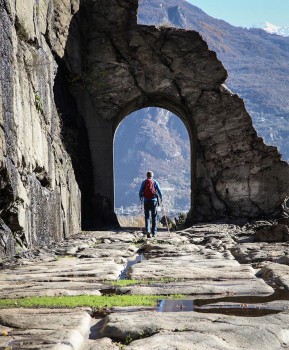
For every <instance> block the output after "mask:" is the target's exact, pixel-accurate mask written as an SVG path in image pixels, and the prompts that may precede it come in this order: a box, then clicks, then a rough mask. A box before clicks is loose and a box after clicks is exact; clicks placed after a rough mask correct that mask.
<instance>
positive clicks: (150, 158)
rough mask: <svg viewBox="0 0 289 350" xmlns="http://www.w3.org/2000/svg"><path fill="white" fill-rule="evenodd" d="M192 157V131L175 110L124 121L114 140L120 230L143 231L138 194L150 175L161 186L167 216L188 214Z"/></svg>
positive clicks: (150, 111)
mask: <svg viewBox="0 0 289 350" xmlns="http://www.w3.org/2000/svg"><path fill="white" fill-rule="evenodd" d="M191 153H192V144H191V138H190V135H189V132H188V129H187V127H186V125H185V124H184V122H183V121H182V119H181V118H180V117H179V116H178V115H176V114H174V113H172V112H171V111H170V110H168V109H163V108H159V107H146V108H142V109H138V110H136V111H134V112H132V113H130V114H128V115H127V116H125V117H124V118H122V120H121V121H120V122H119V124H118V125H117V128H116V130H115V137H114V194H115V198H114V203H115V213H116V214H117V216H118V221H119V223H120V225H121V226H138V225H139V217H140V203H139V197H138V191H139V188H140V185H141V182H142V181H143V180H144V179H145V176H146V172H147V171H148V170H152V171H153V172H154V174H155V179H156V180H158V182H159V184H160V187H161V189H162V191H163V204H164V208H165V210H166V212H167V214H168V216H170V217H171V218H174V217H178V215H179V214H180V213H184V212H186V213H187V212H188V211H189V209H190V208H191V205H192V195H191V193H192V188H191V187H192V186H191V184H192V180H191V178H192V173H191V163H192V162H191V158H192V154H191ZM162 215H163V213H162V212H161V213H160V216H162Z"/></svg>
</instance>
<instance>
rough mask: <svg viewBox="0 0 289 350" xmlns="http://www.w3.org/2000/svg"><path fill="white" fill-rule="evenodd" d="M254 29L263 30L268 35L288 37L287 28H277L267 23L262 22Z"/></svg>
mask: <svg viewBox="0 0 289 350" xmlns="http://www.w3.org/2000/svg"><path fill="white" fill-rule="evenodd" d="M254 27H255V28H261V29H264V30H265V31H266V32H267V33H270V34H277V35H281V36H289V27H278V26H276V25H275V24H272V23H269V22H263V23H261V24H260V25H258V26H254Z"/></svg>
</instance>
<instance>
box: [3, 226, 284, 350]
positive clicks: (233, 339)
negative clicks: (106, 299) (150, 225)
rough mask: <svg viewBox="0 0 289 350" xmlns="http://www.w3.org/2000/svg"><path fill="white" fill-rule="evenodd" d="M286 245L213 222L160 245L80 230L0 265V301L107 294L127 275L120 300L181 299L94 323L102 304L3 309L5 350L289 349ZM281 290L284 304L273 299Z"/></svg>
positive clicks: (161, 237) (161, 239)
mask: <svg viewBox="0 0 289 350" xmlns="http://www.w3.org/2000/svg"><path fill="white" fill-rule="evenodd" d="M280 244H281V243H275V244H274V243H270V244H266V245H265V244H264V242H255V241H254V237H253V234H252V230H251V229H250V227H241V226H237V225H227V224H215V225H212V224H211V225H199V226H194V227H192V228H189V229H187V230H183V231H179V232H176V233H170V234H168V233H167V232H159V234H158V236H157V238H156V239H146V238H144V237H143V236H142V234H141V232H138V231H133V230H132V231H128V230H126V231H111V232H108V231H94V232H83V233H80V234H78V235H76V236H74V237H72V238H70V239H69V240H65V241H63V242H60V243H57V244H53V245H51V246H43V247H40V248H39V249H37V250H35V251H31V252H29V251H27V252H26V253H25V254H23V255H21V256H15V257H14V258H13V259H10V260H2V261H1V266H2V268H1V270H0V295H1V299H7V298H13V299H14V298H15V299H16V298H22V297H33V296H62V295H67V296H70V295H102V294H103V293H104V291H105V290H107V289H109V288H111V287H112V282H113V281H116V280H117V279H118V278H119V277H120V275H122V277H124V276H125V275H126V278H128V279H132V280H138V281H140V283H135V284H132V285H130V286H127V287H113V288H115V293H117V294H134V295H135V294H140V295H168V296H170V295H173V294H182V295H183V300H175V301H171V302H169V301H166V300H164V299H163V300H162V301H161V302H160V303H159V305H165V306H164V307H162V308H161V307H160V306H159V307H158V308H157V307H156V308H153V309H143V310H140V309H139V308H117V309H114V310H111V311H112V313H110V314H109V315H107V316H106V317H104V318H92V317H91V316H92V315H93V312H92V310H93V308H94V307H96V306H97V305H91V307H82V308H77V309H40V308H39V309H21V308H19V307H17V303H15V308H9V309H1V310H0V334H1V336H0V349H6V350H8V349H59V350H62V349H77V350H78V349H88V350H93V349H104V350H106V349H107V350H110V349H119V348H123V347H124V346H125V348H126V349H128V350H131V349H262V350H264V349H270V350H272V349H289V328H288V323H289V311H288V307H289V302H288V300H289V297H288V296H287V294H286V291H287V290H288V287H289V282H288V280H289V279H288V276H289V270H288V269H289V267H288V265H286V263H288V259H287V258H286V257H287V254H286V251H288V249H289V248H288V244H287V243H285V242H283V243H282V248H283V250H281V251H280ZM264 245H265V246H266V250H265V253H264V257H263V259H261V258H260V252H261V249H262V248H263V247H264ZM270 247H271V248H270ZM250 248H251V249H250ZM270 251H271V255H270ZM249 253H250V254H251V257H249ZM136 257H137V258H138V259H137V260H135V263H134V259H135V258H136ZM136 261H138V262H136ZM239 261H241V262H242V264H241V263H240V262H239ZM131 262H132V264H131ZM280 262H281V263H282V264H281V263H280ZM128 263H129V265H131V266H130V267H129V268H127V269H125V267H126V266H128V265H127V264H128ZM124 270H125V271H124ZM268 281H269V282H268ZM273 282H275V284H274V283H273ZM276 284H277V285H278V291H279V292H280V291H281V292H282V293H281V294H282V297H279V298H277V297H276V298H275V295H277V294H276V293H277V292H275V293H274V289H273V288H272V286H274V287H276ZM166 303H167V304H166ZM188 305H191V306H189V307H188ZM161 310H162V312H159V311H161ZM175 311H177V312H175ZM99 317H100V316H99Z"/></svg>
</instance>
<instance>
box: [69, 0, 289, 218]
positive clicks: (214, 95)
mask: <svg viewBox="0 0 289 350" xmlns="http://www.w3.org/2000/svg"><path fill="white" fill-rule="evenodd" d="M137 7H138V2H137V1H136V0H130V1H114V0H109V1H107V0H106V1H104V0H97V1H92V0H86V1H83V2H82V7H81V9H80V11H79V13H78V14H77V16H76V19H77V23H78V25H79V28H77V27H76V26H74V27H72V31H71V33H70V38H71V40H68V45H67V51H66V52H67V55H66V62H68V64H69V68H70V75H71V82H72V84H71V86H72V89H73V94H74V96H75V98H76V100H77V103H78V107H79V110H80V111H81V113H82V116H83V118H84V120H85V123H86V127H87V129H88V137H89V142H90V151H91V154H92V156H91V158H92V164H93V173H94V180H93V181H94V186H93V189H92V191H91V192H92V193H93V201H94V206H95V207H96V208H98V214H99V215H100V216H101V218H102V220H103V222H104V223H106V224H107V225H109V224H111V223H112V221H113V220H116V219H115V216H114V181H113V138H114V133H115V130H116V129H117V127H118V125H119V123H120V122H121V121H122V120H123V119H124V118H125V117H126V116H127V115H128V114H129V113H131V112H133V111H135V110H137V109H140V108H143V107H148V106H155V107H161V108H165V109H167V110H169V111H171V112H173V113H175V114H176V115H178V116H179V117H180V118H181V119H182V120H183V122H184V124H185V125H186V127H187V129H188V133H189V135H190V139H191V169H192V184H191V188H192V198H191V205H192V206H191V210H190V212H189V221H193V220H211V219H214V218H220V217H227V216H229V217H251V218H252V217H253V218H256V217H261V216H269V215H275V214H278V213H280V211H281V205H282V203H283V201H284V199H285V197H286V196H287V195H288V182H289V177H288V175H289V168H288V164H287V163H285V162H282V161H281V160H280V154H279V153H278V152H277V149H276V148H275V147H268V146H266V145H265V144H264V143H263V141H262V139H261V138H259V137H257V134H256V131H255V130H254V128H253V127H252V121H251V118H250V116H249V115H248V113H247V112H246V110H245V107H244V104H243V101H242V100H241V99H240V98H239V97H238V96H237V95H234V94H233V93H232V92H230V91H229V90H228V89H227V88H226V87H225V86H224V85H223V84H224V82H225V80H226V78H227V72H226V70H225V69H224V67H223V66H222V64H221V62H220V61H218V59H217V58H216V54H215V53H214V52H212V51H210V50H208V46H207V44H206V43H205V42H204V41H203V40H202V38H201V36H200V35H199V34H198V33H197V32H194V31H186V30H181V29H173V28H167V27H163V28H162V27H159V28H156V27H154V26H144V25H137V23H136V12H137ZM79 32H81V34H82V35H81V40H79V39H78V38H79V35H78V33H79ZM79 52H81V55H80V54H79Z"/></svg>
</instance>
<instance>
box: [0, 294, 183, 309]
mask: <svg viewBox="0 0 289 350" xmlns="http://www.w3.org/2000/svg"><path fill="white" fill-rule="evenodd" d="M164 298H166V299H168V297H167V296H161V295H113V296H92V295H79V296H59V297H31V298H21V299H2V300H0V308H11V307H25V308H30V307H31V308H32V307H50V308H51V307H66V308H74V307H80V306H89V307H98V308H99V307H115V306H155V305H156V304H157V301H158V300H161V299H164ZM169 298H174V299H182V298H183V296H181V295H171V296H170V297H169Z"/></svg>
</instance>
